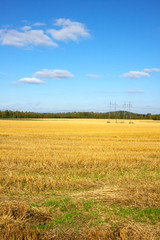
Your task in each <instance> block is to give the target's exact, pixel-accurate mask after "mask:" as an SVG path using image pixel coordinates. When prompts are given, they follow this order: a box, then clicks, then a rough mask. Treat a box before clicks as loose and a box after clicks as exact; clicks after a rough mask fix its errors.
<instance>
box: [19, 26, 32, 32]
mask: <svg viewBox="0 0 160 240" xmlns="http://www.w3.org/2000/svg"><path fill="white" fill-rule="evenodd" d="M21 29H22V30H23V31H28V30H31V29H32V28H31V27H30V26H24V27H22V28H21Z"/></svg>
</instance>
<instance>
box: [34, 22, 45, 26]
mask: <svg viewBox="0 0 160 240" xmlns="http://www.w3.org/2000/svg"><path fill="white" fill-rule="evenodd" d="M45 25H46V24H45V23H42V22H36V23H34V24H33V26H36V27H41V26H45Z"/></svg>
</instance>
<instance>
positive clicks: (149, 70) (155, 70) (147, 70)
mask: <svg viewBox="0 0 160 240" xmlns="http://www.w3.org/2000/svg"><path fill="white" fill-rule="evenodd" d="M143 71H144V72H160V69H159V68H145V69H144V70H143Z"/></svg>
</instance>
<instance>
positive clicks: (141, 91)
mask: <svg viewBox="0 0 160 240" xmlns="http://www.w3.org/2000/svg"><path fill="white" fill-rule="evenodd" d="M126 93H144V91H143V90H128V91H126Z"/></svg>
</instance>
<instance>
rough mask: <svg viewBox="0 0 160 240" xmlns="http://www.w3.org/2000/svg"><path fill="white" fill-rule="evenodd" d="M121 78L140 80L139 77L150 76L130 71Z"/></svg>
mask: <svg viewBox="0 0 160 240" xmlns="http://www.w3.org/2000/svg"><path fill="white" fill-rule="evenodd" d="M121 77H124V78H141V77H150V74H149V73H147V72H144V71H130V72H128V73H124V74H122V76H121Z"/></svg>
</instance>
